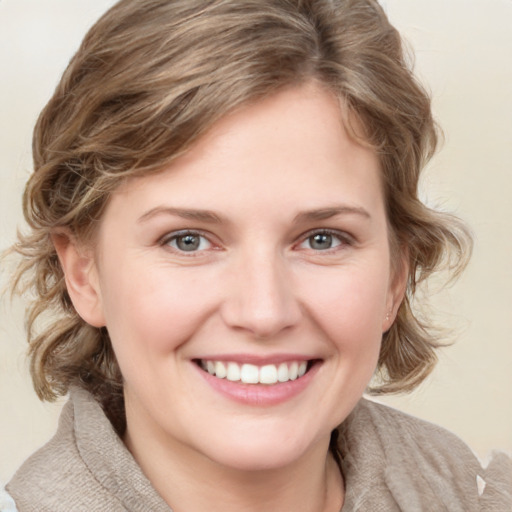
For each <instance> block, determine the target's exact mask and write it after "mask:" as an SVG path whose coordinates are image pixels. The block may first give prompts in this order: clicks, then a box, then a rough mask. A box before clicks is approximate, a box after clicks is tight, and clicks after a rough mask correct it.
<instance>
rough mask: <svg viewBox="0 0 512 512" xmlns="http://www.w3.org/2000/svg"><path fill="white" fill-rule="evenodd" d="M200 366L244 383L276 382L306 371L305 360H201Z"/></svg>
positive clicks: (298, 375) (221, 377)
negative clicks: (280, 361)
mask: <svg viewBox="0 0 512 512" xmlns="http://www.w3.org/2000/svg"><path fill="white" fill-rule="evenodd" d="M201 367H202V368H203V369H204V370H206V371H207V372H208V373H209V374H210V375H214V376H216V377H218V378H219V379H227V380H230V381H233V382H236V381H242V382H243V383H244V384H276V383H277V382H288V381H289V380H295V379H297V378H299V377H302V376H303V375H304V374H305V373H306V369H307V362H306V361H291V362H288V363H281V364H279V365H275V364H266V365H264V366H256V365H254V364H247V363H246V364H242V365H240V364H238V363H235V362H232V361H229V362H224V361H203V360H202V361H201Z"/></svg>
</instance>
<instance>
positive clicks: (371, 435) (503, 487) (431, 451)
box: [7, 389, 512, 512]
mask: <svg viewBox="0 0 512 512" xmlns="http://www.w3.org/2000/svg"><path fill="white" fill-rule="evenodd" d="M338 432H339V436H338V449H339V456H340V459H341V467H342V472H343V475H344V479H345V486H346V496H345V503H344V505H343V508H342V511H341V512H395V511H396V512H444V511H446V512H477V511H479V512H480V511H490V512H511V511H512V461H511V460H510V459H509V458H508V457H506V456H505V455H503V454H500V455H497V456H496V457H495V458H494V459H493V461H492V462H491V463H490V464H489V466H488V467H487V468H486V469H485V470H484V469H483V468H481V466H480V464H479V462H478V460H477V459H476V457H475V456H474V455H473V453H472V452H471V450H469V448H467V447H466V445H464V443H462V441H460V440H459V439H458V438H457V437H456V436H454V435H453V434H450V433H448V432H446V431H445V430H443V429H441V428H439V427H436V426H434V425H431V424H429V423H427V422H424V421H421V420H418V419H416V418H413V417H411V416H408V415H406V414H404V413H401V412H399V411H396V410H394V409H391V408H388V407H385V406H382V405H378V404H375V403H372V402H369V401H366V400H361V401H360V403H359V404H358V406H357V407H356V409H355V410H354V411H353V412H352V414H351V415H350V416H349V417H348V418H347V420H346V421H345V422H344V423H343V425H342V426H341V427H339V429H338ZM7 491H8V492H9V493H10V495H11V496H12V497H13V498H14V500H15V502H16V505H17V508H18V511H19V512H36V511H37V512H70V511H73V512H75V511H76V512H81V511H84V512H85V511H87V512H96V511H97V512H100V511H101V512H121V511H129V512H143V511H144V512H147V511H148V510H151V511H153V512H172V511H171V509H170V508H169V506H168V505H167V504H166V503H165V502H164V501H163V499H162V498H161V497H160V495H159V494H158V493H157V492H156V490H155V489H154V488H153V487H152V485H151V483H150V482H149V481H148V479H147V478H146V477H145V475H144V474H143V473H142V471H141V469H140V468H139V466H138V465H137V463H136V462H135V460H134V459H133V457H132V456H131V454H130V452H129V451H128V450H127V449H126V447H125V446H124V444H123V443H122V441H121V439H119V437H118V436H117V434H116V432H115V431H114V429H113V428H112V425H111V424H110V422H109V421H108V419H107V418H106V416H105V414H104V413H103V411H102V409H101V407H100V406H99V404H98V403H97V402H96V401H95V400H94V398H93V397H92V396H91V395H89V394H88V393H87V392H86V391H84V390H81V389H73V391H72V392H71V398H70V400H69V402H68V403H67V404H66V405H65V407H64V409H63V412H62V415H61V418H60V421H59V428H58V430H57V433H56V434H55V436H54V437H53V439H52V440H51V441H50V442H49V443H48V444H46V445H45V446H44V447H43V448H41V449H40V450H39V451H38V452H36V453H35V454H34V455H32V456H31V457H30V458H29V459H28V460H27V461H26V462H25V463H24V464H23V466H22V467H21V468H20V469H19V470H18V472H17V473H16V474H15V475H14V477H13V479H12V480H11V482H10V483H9V484H8V486H7Z"/></svg>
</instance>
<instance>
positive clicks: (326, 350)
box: [7, 0, 511, 512]
mask: <svg viewBox="0 0 512 512" xmlns="http://www.w3.org/2000/svg"><path fill="white" fill-rule="evenodd" d="M435 145H436V132H435V127H434V123H433V121H432V116H431V112H430V102H429V99H428V97H427V96H426V94H425V93H424V91H423V90H422V88H421V87H420V86H419V85H418V84H417V83H416V82H415V80H414V79H413V77H412V76H411V73H410V71H409V69H408V68H407V66H406V65H405V63H404V58H403V54H402V49H401V44H400V38H399V36H398V34H397V33H396V31H395V30H394V29H393V28H392V27H391V26H390V25H389V23H388V22H387V20H386V18H385V16H384V14H383V13H382V11H381V9H380V7H379V6H378V4H377V3H375V2H372V1H347V2H341V1H337V2H332V1H328V0H315V1H299V0H280V1H277V0H258V1H250V0H244V1H236V2H235V1H212V2H204V1H199V0H186V1H185V0H183V1H173V2H169V1H164V0H152V1H136V0H129V1H127V0H124V1H122V2H120V3H118V4H117V5H116V6H115V7H114V8H112V9H111V10H110V11H109V12H108V13H107V14H106V15H105V16H104V17H103V18H102V19H101V20H100V21H99V22H98V23H97V24H96V25H95V26H94V27H93V28H92V29H91V31H90V32H89V34H88V35H87V36H86V38H85V39H84V42H83V44H82V46H81V48H80V49H79V51H78V53H77V55H76V56H75V57H74V59H73V60H72V62H71V63H70V66H69V67H68V69H67V71H66V72H65V73H64V76H63V78H62V80H61V83H60V84H59V86H58V88H57V90H56V92H55V94H54V96H53V98H52V99H51V100H50V102H49V103H48V105H47V106H46V108H45V110H44V111H43V113H42V114H41V117H40V119H39V121H38V124H37V126H36V130H35V135H34V161H35V172H34V174H33V175H32V177H31V179H30V181H29V183H28V185H27V189H26V192H25V213H26V217H27V220H28V222H29V225H30V228H31V232H30V233H29V234H28V235H26V236H25V237H22V238H20V241H19V244H18V245H17V248H16V249H17V251H18V252H19V253H20V254H22V255H23V256H24V260H23V262H22V263H21V264H20V268H19V272H18V279H19V280H18V284H19V285H20V286H19V288H21V289H23V286H24V285H26V286H28V287H32V288H33V289H34V290H35V292H36V300H35V302H34V303H33V305H32V308H31V310H30V312H29V338H30V347H31V348H30V351H31V352H30V354H31V364H32V375H33V379H34V383H35V388H36V391H37V392H38V394H39V396H40V397H41V398H43V399H52V398H54V397H56V396H58V395H64V394H66V393H67V392H68V391H70V396H71V398H70V401H69V403H68V405H67V406H66V407H65V410H64V412H63V415H62V419H61V422H60V426H59V431H58V432H57V434H56V436H55V438H54V439H53V440H52V441H51V442H50V443H49V444H48V445H46V446H45V447H44V448H43V449H42V450H41V451H39V452H38V453H37V454H35V455H34V456H33V457H32V458H31V459H29V460H28V461H27V462H26V463H25V464H24V465H23V466H22V468H20V470H19V471H18V473H17V474H16V475H15V477H14V478H13V480H12V481H11V482H10V483H9V485H8V486H7V490H8V491H9V493H10V494H11V496H12V497H13V498H14V501H15V502H16V505H17V507H18V510H20V511H21V512H23V511H25V510H26V511H30V510H52V511H60V510H62V511H64V510H66V511H68V510H162V511H164V510H170V509H172V510H174V511H175V512H180V511H187V512H188V511H200V510H217V509H218V510H223V511H226V510H230V509H235V508H236V509H237V510H240V509H241V510H261V509H262V508H271V509H275V510H283V511H286V510H304V511H315V510H319V511H327V512H330V511H339V510H343V511H347V510H361V511H362V510H365V511H371V510H450V511H452V510H461V511H462V510H464V511H470V510H479V509H483V510H486V509H487V510H509V509H510V503H511V502H510V479H511V478H510V462H509V461H508V460H507V459H505V458H504V457H502V458H496V459H495V460H494V461H493V463H492V464H491V465H490V466H489V467H488V468H487V469H486V470H483V469H482V468H481V467H480V466H479V464H478V462H477V461H476V459H475V458H474V456H473V455H472V454H471V452H470V451H469V449H468V448H466V447H465V446H464V445H463V444H462V443H461V442H460V441H458V440H457V439H456V438H454V437H453V436H451V435H450V434H448V433H446V432H444V431H442V430H441V429H439V428H437V427H434V426H431V425H428V424H424V423H422V422H420V421H419V420H415V419H413V418H410V417H408V416H405V415H403V414H401V413H398V412H396V411H393V410H390V409H387V408H384V407H382V406H378V405H375V404H372V403H369V402H366V401H364V400H361V396H362V394H363V391H364V390H365V389H366V388H367V386H368V385H369V382H370V379H371V378H372V376H373V375H374V374H375V373H377V376H378V382H377V383H375V384H373V387H374V391H376V392H377V391H378V392H390V391H397V390H409V389H412V388H414V387H415V386H416V385H418V384H419V383H420V382H421V381H422V380H423V379H424V378H425V377H426V376H427V375H428V373H429V371H430V370H431V369H432V367H433V365H434V363H435V353H434V350H435V348H436V346H437V344H438V340H436V339H435V338H433V337H432V335H431V334H430V332H429V330H428V329H427V327H426V326H425V325H424V324H423V323H422V322H420V321H419V320H418V319H417V318H416V317H415V314H414V312H413V311H412V309H411V307H410V301H411V299H412V298H413V296H414V292H415V289H416V285H417V284H418V283H419V282H420V281H422V280H424V279H426V278H427V277H428V276H429V275H430V274H431V273H433V272H434V271H436V270H437V269H439V268H440V267H441V266H443V264H445V263H448V264H449V265H451V269H452V271H453V272H454V274H456V273H458V272H459V271H460V270H462V267H463V266H464V261H465V255H467V253H468V251H469V249H468V247H469V245H470V242H469V238H468V235H467V234H466V231H465V229H464V228H463V227H462V226H461V224H460V223H459V222H458V221H456V220H455V219H454V218H451V217H447V216H445V215H441V214H439V213H437V212H434V211H432V210H429V209H427V208H426V207H425V206H424V205H423V204H422V203H421V202H420V201H419V200H418V198H417V183H418V177H419V173H420V170H421V168H422V166H423V165H424V164H425V162H426V161H427V160H428V158H429V157H430V156H431V154H432V153H433V151H434V149H435ZM450 255H453V259H451V258H450ZM48 313H51V314H52V316H51V317H46V315H47V314H48ZM43 318H45V319H46V322H43V323H42V325H43V327H41V325H40V324H38V325H36V321H37V322H39V321H40V320H41V319H43ZM48 318H51V319H50V320H48Z"/></svg>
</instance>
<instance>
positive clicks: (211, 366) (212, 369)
mask: <svg viewBox="0 0 512 512" xmlns="http://www.w3.org/2000/svg"><path fill="white" fill-rule="evenodd" d="M206 369H207V370H208V373H209V374H210V375H215V363H214V362H213V361H207V362H206Z"/></svg>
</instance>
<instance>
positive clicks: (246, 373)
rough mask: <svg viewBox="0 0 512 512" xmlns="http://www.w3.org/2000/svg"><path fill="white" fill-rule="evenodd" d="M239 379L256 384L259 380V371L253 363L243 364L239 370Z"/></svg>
mask: <svg viewBox="0 0 512 512" xmlns="http://www.w3.org/2000/svg"><path fill="white" fill-rule="evenodd" d="M240 380H241V381H242V382H243V383H244V384H258V382H259V381H260V371H259V369H258V367H257V366H255V365H254V364H243V365H242V371H241V372H240Z"/></svg>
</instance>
